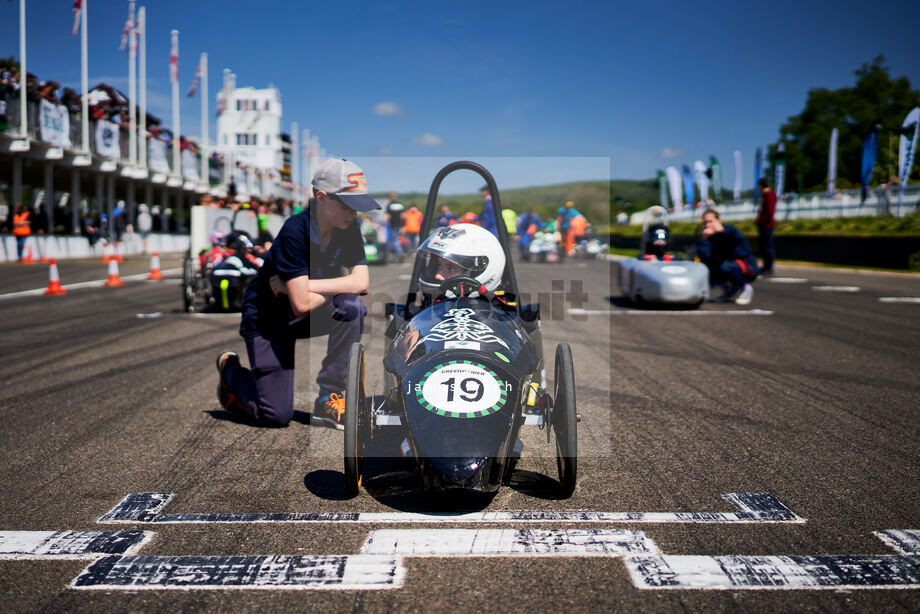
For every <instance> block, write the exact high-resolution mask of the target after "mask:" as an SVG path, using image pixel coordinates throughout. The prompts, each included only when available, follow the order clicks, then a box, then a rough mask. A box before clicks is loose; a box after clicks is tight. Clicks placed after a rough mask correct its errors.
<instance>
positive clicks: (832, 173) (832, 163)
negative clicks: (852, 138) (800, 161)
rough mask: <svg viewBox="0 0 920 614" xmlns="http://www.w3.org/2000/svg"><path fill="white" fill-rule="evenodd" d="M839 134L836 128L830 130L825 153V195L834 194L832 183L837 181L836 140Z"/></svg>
mask: <svg viewBox="0 0 920 614" xmlns="http://www.w3.org/2000/svg"><path fill="white" fill-rule="evenodd" d="M839 134H840V133H839V132H838V131H837V129H836V128H834V129H833V130H831V145H830V148H829V149H828V151H827V193H828V194H833V193H834V183H835V182H836V181H837V139H838V138H839Z"/></svg>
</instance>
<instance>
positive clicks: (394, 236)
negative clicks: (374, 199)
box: [387, 192, 406, 258]
mask: <svg viewBox="0 0 920 614" xmlns="http://www.w3.org/2000/svg"><path fill="white" fill-rule="evenodd" d="M387 198H388V200H389V201H390V202H389V203H387V250H389V251H390V253H391V254H393V255H394V256H396V257H397V258H401V257H402V247H400V245H399V231H400V230H401V229H402V226H403V219H402V218H403V212H404V211H405V209H406V208H405V207H404V206H403V204H402V203H401V202H399V201H398V200H397V199H396V192H390V193H389V194H388V195H387Z"/></svg>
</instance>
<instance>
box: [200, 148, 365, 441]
mask: <svg viewBox="0 0 920 614" xmlns="http://www.w3.org/2000/svg"><path fill="white" fill-rule="evenodd" d="M313 190H314V196H313V198H312V199H311V200H310V204H309V206H308V208H307V209H305V210H304V211H303V212H302V213H299V214H297V215H295V216H292V217H290V218H288V220H287V221H286V222H285V223H284V226H282V228H281V230H280V231H279V233H278V235H277V236H276V237H275V241H274V243H273V244H272V247H271V249H270V250H269V252H268V254H267V255H266V256H265V262H264V264H263V265H262V268H261V269H259V273H258V274H257V275H256V277H255V279H254V280H253V281H252V283H250V285H249V288H248V289H247V290H246V295H245V297H244V299H243V313H242V322H241V323H240V335H242V337H243V338H244V339H245V341H246V351H247V354H248V355H249V369H246V368H244V367H242V366H241V365H240V360H239V356H238V355H237V354H236V353H234V352H224V353H222V354H221V355H220V356H218V359H217V368H218V371H219V373H220V383H219V385H218V389H217V395H218V399H219V400H220V404H221V405H222V406H223V407H224V409H226V410H227V411H228V412H230V413H232V414H234V415H236V416H239V417H242V418H246V419H249V420H251V421H254V422H255V423H257V424H259V425H262V426H285V425H287V424H288V423H289V422H290V420H291V418H292V417H293V414H294V344H295V341H296V340H297V339H305V338H308V337H317V336H322V335H326V334H328V335H329V341H328V343H327V346H326V347H327V350H326V356H325V358H323V362H322V366H321V367H320V369H319V374H318V375H317V378H316V381H317V383H318V384H319V396H318V398H317V399H316V401H315V402H314V405H313V415H312V418H311V422H315V423H317V424H322V425H326V426H332V427H334V428H338V429H341V428H343V426H342V419H343V416H344V413H345V400H344V396H343V390H344V389H345V376H346V369H347V361H348V351H349V349H350V347H351V344H352V343H353V342H355V341H358V340H359V339H360V338H361V333H362V332H363V330H364V317H365V315H366V314H367V309H366V308H365V306H364V304H363V303H362V302H361V299H360V298H359V297H358V295H359V294H361V293H363V292H366V291H367V289H368V285H369V276H368V268H367V260H366V259H365V258H364V241H363V240H362V238H361V231H360V229H359V227H358V223H357V221H356V215H357V212H358V211H362V212H368V211H373V210H375V209H379V208H380V207H379V205H378V204H377V202H376V201H375V200H374V199H373V198H371V197H370V196H369V195H368V193H367V183H366V181H365V179H364V172H363V171H362V170H361V169H360V168H359V167H358V165H356V164H354V163H353V162H348V161H345V160H336V159H330V160H326V161H325V162H323V163H322V164H320V165H319V166H318V167H317V169H316V172H315V173H314V175H313ZM343 268H344V269H345V270H347V271H348V273H347V274H345V275H343V274H342V272H343Z"/></svg>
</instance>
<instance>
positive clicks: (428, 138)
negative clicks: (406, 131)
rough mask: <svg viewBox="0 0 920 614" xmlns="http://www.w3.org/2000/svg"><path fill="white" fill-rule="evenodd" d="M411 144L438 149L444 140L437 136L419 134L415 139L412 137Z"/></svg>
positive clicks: (427, 133) (428, 133)
mask: <svg viewBox="0 0 920 614" xmlns="http://www.w3.org/2000/svg"><path fill="white" fill-rule="evenodd" d="M412 142H413V143H415V144H416V145H425V146H427V147H440V146H441V145H443V144H444V139H442V138H441V137H439V136H438V135H437V134H431V133H430V132H426V133H425V134H420V135H418V136H417V137H414V138H413V139H412Z"/></svg>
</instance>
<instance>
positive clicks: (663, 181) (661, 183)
mask: <svg viewBox="0 0 920 614" xmlns="http://www.w3.org/2000/svg"><path fill="white" fill-rule="evenodd" d="M658 200H660V201H661V206H662V207H664V208H665V209H667V208H668V180H667V178H666V177H665V174H664V171H658Z"/></svg>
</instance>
